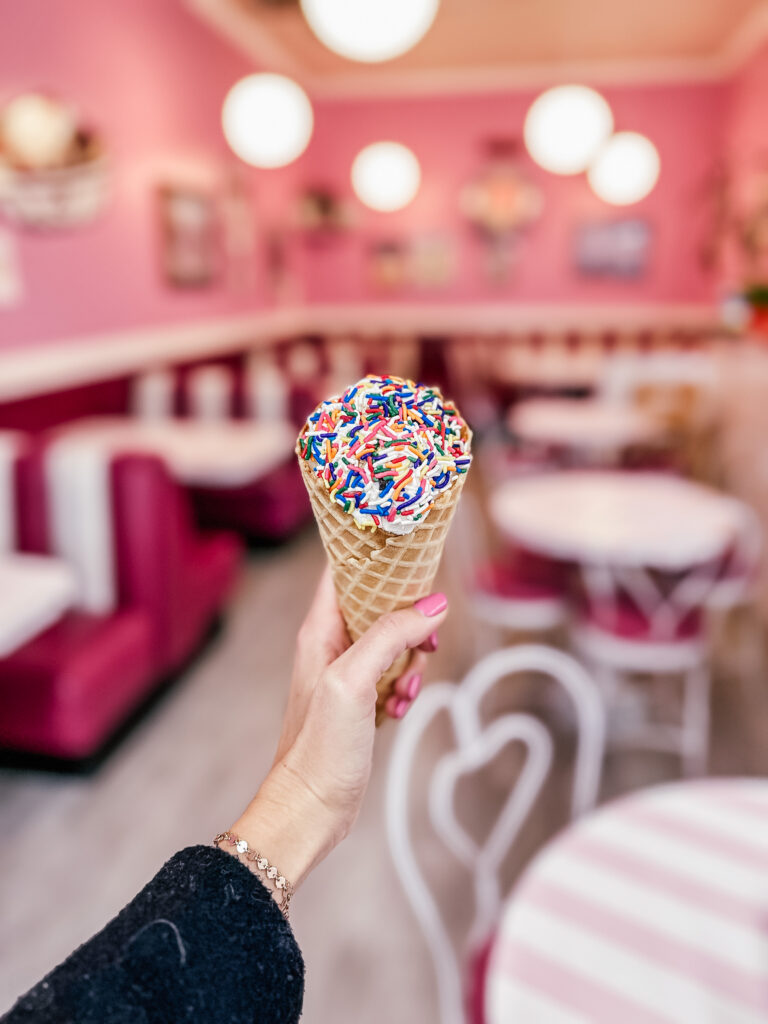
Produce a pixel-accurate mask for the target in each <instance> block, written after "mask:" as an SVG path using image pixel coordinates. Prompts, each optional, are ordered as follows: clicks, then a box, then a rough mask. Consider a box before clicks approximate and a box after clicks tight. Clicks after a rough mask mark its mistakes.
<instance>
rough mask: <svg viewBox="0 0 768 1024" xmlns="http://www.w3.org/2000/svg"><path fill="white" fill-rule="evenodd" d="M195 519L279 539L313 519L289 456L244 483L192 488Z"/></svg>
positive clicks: (208, 526) (253, 535)
mask: <svg viewBox="0 0 768 1024" xmlns="http://www.w3.org/2000/svg"><path fill="white" fill-rule="evenodd" d="M191 494H192V501H193V503H194V508H195V513H196V516H197V520H198V522H199V523H200V524H201V526H203V527H205V528H206V529H233V530H237V531H238V532H240V533H242V534H244V535H245V536H246V537H249V538H251V539H262V540H268V541H281V540H285V539H287V538H288V537H290V536H292V535H293V534H294V533H295V532H296V531H297V530H299V529H300V528H301V527H302V526H304V525H305V524H306V523H308V522H309V521H310V520H311V519H312V509H311V507H310V504H309V498H308V497H307V492H306V489H305V487H304V483H303V482H302V479H301V472H300V471H299V467H298V465H297V464H296V460H295V459H294V458H291V459H290V460H289V461H287V462H284V463H283V464H282V465H280V466H277V467H276V468H275V469H273V470H271V471H270V472H269V473H267V474H266V475H265V476H263V477H261V478H260V479H259V480H256V481H254V482H253V483H251V484H248V485H246V486H244V487H229V488H206V487H194V488H192V489H191Z"/></svg>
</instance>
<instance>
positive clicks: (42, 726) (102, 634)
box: [0, 608, 156, 759]
mask: <svg viewBox="0 0 768 1024" xmlns="http://www.w3.org/2000/svg"><path fill="white" fill-rule="evenodd" d="M152 633H153V628H152V620H151V618H150V615H149V614H148V612H146V611H144V610H142V609H138V608H133V609H126V610H125V611H119V612H116V613H115V614H113V615H110V616H106V617H102V616H95V615H88V614H85V613H82V612H70V613H69V614H68V615H66V616H65V617H64V618H63V619H61V620H60V621H59V622H57V623H56V624H55V625H54V626H51V627H50V629H48V630H46V631H45V632H44V633H42V634H40V635H39V636H37V637H35V639H34V640H31V641H30V642H29V643H27V644H25V645H24V647H22V648H20V649H19V650H18V651H16V652H15V653H14V654H12V655H10V656H9V657H7V658H3V659H0V744H2V746H3V747H6V748H10V749H12V750H22V751H25V752H27V753H33V754H42V755H46V756H49V757H59V758H67V759H82V758H86V757H88V756H89V755H91V754H93V753H94V752H95V751H97V750H98V749H99V748H100V747H101V746H102V744H103V743H104V741H105V740H106V739H108V738H109V737H110V736H111V735H112V733H113V732H115V730H116V729H117V728H118V727H119V726H120V724H121V723H122V722H123V720H124V719H125V718H126V716H127V715H129V714H130V713H131V711H133V709H134V708H135V706H136V705H137V704H138V703H139V701H140V699H141V698H142V696H144V695H145V694H147V693H148V691H149V690H150V689H151V688H152V686H153V684H154V682H155V679H156V675H155V666H154V660H153V637H152Z"/></svg>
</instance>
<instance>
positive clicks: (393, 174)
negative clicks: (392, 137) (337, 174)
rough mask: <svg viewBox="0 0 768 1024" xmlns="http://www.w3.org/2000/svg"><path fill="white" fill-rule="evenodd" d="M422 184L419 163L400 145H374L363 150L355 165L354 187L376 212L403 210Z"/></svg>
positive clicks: (363, 201) (359, 195)
mask: <svg viewBox="0 0 768 1024" xmlns="http://www.w3.org/2000/svg"><path fill="white" fill-rule="evenodd" d="M420 184H421V168H420V167H419V161H418V160H417V159H416V157H415V156H414V155H413V153H412V152H411V150H410V149H408V147H407V146H403V145H401V143H399V142H374V143H372V144H371V145H370V146H366V147H365V149H361V150H360V152H359V153H358V154H357V156H356V157H355V159H354V162H353V164H352V188H353V189H354V190H355V194H356V195H357V197H358V199H359V200H360V201H361V202H362V203H365V205H366V206H370V208H371V209H372V210H380V211H382V212H386V213H388V212H391V211H392V210H400V209H402V208H403V207H404V206H407V205H408V203H410V202H411V200H412V199H413V197H414V196H415V195H416V193H417V192H418V191H419V185H420Z"/></svg>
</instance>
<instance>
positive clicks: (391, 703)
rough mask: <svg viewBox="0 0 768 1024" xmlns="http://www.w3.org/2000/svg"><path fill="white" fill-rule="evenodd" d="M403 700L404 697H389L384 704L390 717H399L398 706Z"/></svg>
mask: <svg viewBox="0 0 768 1024" xmlns="http://www.w3.org/2000/svg"><path fill="white" fill-rule="evenodd" d="M401 700H402V698H400V697H394V696H393V697H389V698H387V702H386V704H385V705H384V710H385V711H386V713H387V714H388V715H389V717H390V718H397V717H398V715H397V706H398V704H400V702H401Z"/></svg>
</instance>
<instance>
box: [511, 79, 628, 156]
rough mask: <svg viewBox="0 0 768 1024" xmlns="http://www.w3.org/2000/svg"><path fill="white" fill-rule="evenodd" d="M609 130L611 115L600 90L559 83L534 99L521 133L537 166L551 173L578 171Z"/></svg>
mask: <svg viewBox="0 0 768 1024" xmlns="http://www.w3.org/2000/svg"><path fill="white" fill-rule="evenodd" d="M612 131H613V114H612V113H611V108H610V107H609V106H608V104H607V102H606V101H605V100H604V99H603V97H602V96H601V95H600V93H599V92H595V90H594V89H589V88H588V87H587V86H585V85H560V86H557V87H556V88H554V89H547V91H546V92H543V93H542V94H541V95H540V96H539V97H538V98H537V99H535V100H534V101H533V103H532V104H531V106H530V108H529V109H528V113H527V114H526V117H525V125H524V128H523V136H524V138H525V145H526V148H527V149H528V152H529V153H530V155H531V156H532V158H533V159H534V160H535V161H536V163H537V164H539V166H541V167H543V168H544V169H545V170H547V171H551V172H552V173H553V174H580V173H581V172H582V171H585V170H586V169H587V167H588V166H589V164H590V162H591V161H592V159H593V157H594V156H595V154H596V153H597V151H598V149H599V148H600V146H601V145H602V144H603V143H604V142H605V140H606V139H607V138H608V136H609V135H610V134H611V132H612Z"/></svg>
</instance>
